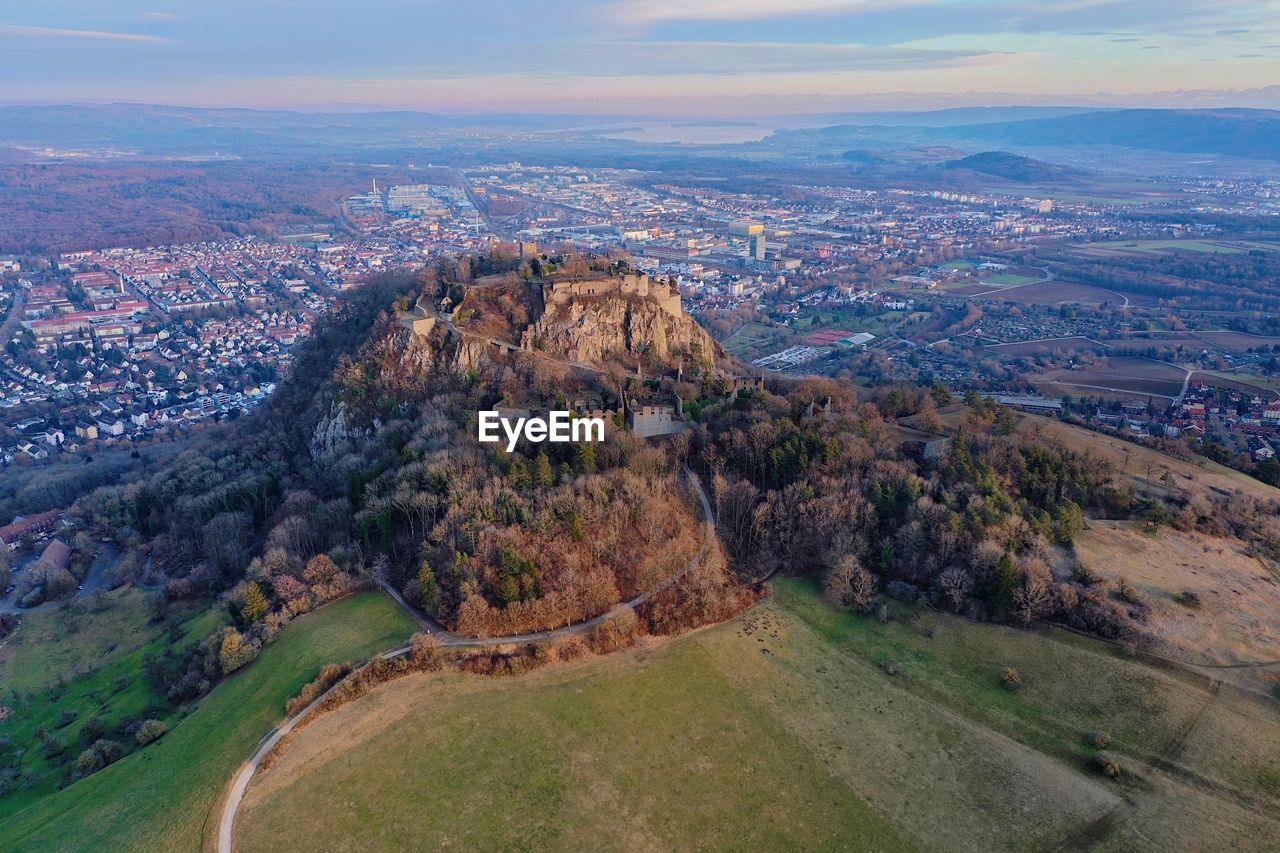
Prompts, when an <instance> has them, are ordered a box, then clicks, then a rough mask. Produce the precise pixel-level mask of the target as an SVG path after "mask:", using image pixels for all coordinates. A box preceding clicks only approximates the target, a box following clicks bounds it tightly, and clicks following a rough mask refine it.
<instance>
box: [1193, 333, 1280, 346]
mask: <svg viewBox="0 0 1280 853" xmlns="http://www.w3.org/2000/svg"><path fill="white" fill-rule="evenodd" d="M1199 336H1200V337H1201V338H1204V339H1205V340H1206V341H1208V342H1209V343H1211V344H1213V345H1214V346H1217V347H1222V348H1223V349H1233V350H1249V349H1253V348H1255V347H1280V337H1271V336H1266V335H1250V334H1246V333H1245V332H1200V333H1199Z"/></svg>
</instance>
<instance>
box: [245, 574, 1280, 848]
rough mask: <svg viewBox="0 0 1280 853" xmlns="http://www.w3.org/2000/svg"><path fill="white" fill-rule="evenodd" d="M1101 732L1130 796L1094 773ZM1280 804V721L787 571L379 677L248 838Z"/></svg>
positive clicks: (1058, 640)
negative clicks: (479, 663)
mask: <svg viewBox="0 0 1280 853" xmlns="http://www.w3.org/2000/svg"><path fill="white" fill-rule="evenodd" d="M1007 666H1014V667H1017V668H1018V670H1019V671H1020V672H1021V674H1022V678H1023V681H1024V687H1023V689H1022V690H1020V691H1018V692H1016V693H1013V692H1009V691H1008V690H1007V689H1005V688H1004V687H1003V686H1002V683H1001V679H1000V674H1001V672H1002V671H1003V669H1004V668H1005V667H1007ZM1093 730H1105V731H1108V732H1110V733H1111V735H1112V736H1113V737H1114V744H1113V746H1112V747H1111V749H1112V751H1113V752H1114V753H1115V754H1116V755H1117V756H1118V758H1119V761H1120V762H1121V764H1122V766H1123V767H1124V768H1125V775H1124V778H1123V780H1122V781H1120V782H1113V781H1109V780H1106V779H1104V778H1102V777H1100V776H1098V775H1096V774H1094V773H1093V772H1092V771H1090V770H1089V769H1088V759H1089V757H1090V756H1091V754H1092V752H1093V749H1092V747H1090V746H1089V744H1088V743H1087V741H1086V733H1088V732H1090V731H1093ZM1277 807H1280V716H1278V715H1277V714H1276V711H1275V709H1274V708H1272V707H1266V706H1265V705H1262V704H1256V703H1255V702H1254V701H1253V700H1250V699H1247V698H1245V697H1243V696H1241V695H1238V694H1236V693H1234V692H1232V691H1231V690H1230V689H1229V688H1221V689H1218V688H1216V687H1215V686H1214V685H1213V684H1211V683H1210V682H1209V680H1208V679H1206V678H1203V677H1200V676H1198V675H1193V674H1188V673H1183V672H1181V671H1170V670H1167V669H1159V668H1152V667H1149V666H1147V665H1144V664H1141V663H1138V662H1136V661H1134V660H1132V659H1131V658H1128V657H1126V656H1124V655H1122V654H1119V653H1117V652H1116V651H1115V650H1114V649H1112V648H1111V647H1109V646H1106V645H1104V644H1100V643H1097V642H1095V641H1091V640H1086V639H1083V638H1079V637H1076V636H1075V635H1070V634H1049V635H1046V634H1037V633H1031V632H1025V631H1019V630H1014V629H1010V628H1003V627H998V626H991V625H981V624H976V623H972V622H965V621H961V620H958V619H955V618H953V617H949V616H946V615H943V614H939V613H914V614H913V613H911V612H909V611H906V610H905V609H903V610H899V611H898V616H897V617H896V618H894V619H892V620H891V621H889V622H887V623H885V624H881V623H880V622H879V621H877V620H875V619H871V618H867V617H861V616H854V615H851V614H847V613H839V612H836V611H834V610H832V609H831V608H830V607H828V606H827V605H826V604H824V603H823V602H822V601H821V600H820V599H819V598H818V596H817V593H816V587H815V586H814V585H812V584H810V583H806V582H799V581H788V580H783V581H779V582H777V583H776V585H775V596H774V600H773V601H772V602H770V603H767V604H765V605H762V606H760V607H758V608H756V609H755V610H754V611H752V612H751V613H750V614H748V615H747V616H746V617H744V618H743V619H741V620H738V621H737V622H734V623H731V624H729V625H726V626H721V627H719V628H715V629H712V630H709V631H704V632H701V633H699V634H696V635H693V636H690V637H685V638H683V639H679V640H675V641H673V642H670V643H667V644H664V645H660V646H658V647H656V648H651V649H642V650H638V651H630V652H626V653H622V654H619V655H614V656H612V657H609V658H604V659H596V660H590V661H587V662H583V663H578V664H571V665H566V666H560V667H555V668H551V669H547V670H542V671H539V672H535V673H533V674H531V675H527V676H521V677H518V678H507V679H486V678H481V677H476V676H463V675H458V674H443V675H431V676H415V677H411V678H407V679H402V680H400V681H397V682H393V683H392V684H389V685H387V686H385V687H383V688H380V689H379V690H377V691H375V692H374V693H373V694H371V695H370V696H368V697H366V698H364V699H362V700H360V701H359V702H356V703H353V704H351V705H348V706H346V707H344V708H342V709H340V710H338V711H336V712H334V713H331V714H329V715H327V716H325V717H323V718H321V719H319V720H318V721H316V722H315V723H313V724H312V725H311V726H309V727H308V728H307V729H306V730H304V731H303V732H302V733H301V734H300V735H298V736H297V738H296V739H295V740H294V742H293V744H292V746H291V747H290V748H289V750H288V751H287V752H286V753H285V754H284V756H283V757H282V759H281V760H280V762H279V763H278V764H276V765H275V766H274V767H273V768H271V770H270V771H268V772H266V773H264V774H260V775H259V777H258V778H257V779H255V781H254V784H253V785H252V786H251V788H250V791H249V796H248V798H247V800H246V802H245V806H244V808H243V810H242V811H241V815H240V820H239V822H238V824H237V833H238V834H237V843H238V849H241V850H245V851H256V850H307V849H313V847H314V843H315V839H351V842H350V844H349V846H350V848H351V849H357V848H358V849H362V850H366V849H368V850H391V849H402V848H403V847H405V846H406V845H408V846H415V847H420V848H423V849H426V848H432V847H440V846H446V845H448V846H457V847H465V848H469V849H475V848H479V849H494V848H517V847H519V848H554V849H581V848H584V847H589V848H592V849H605V850H611V849H624V848H625V849H637V848H643V849H689V848H693V847H704V848H724V847H731V848H738V849H741V848H757V849H758V848H762V847H763V848H791V849H848V848H853V849H868V848H875V849H896V848H900V847H903V846H910V847H915V848H920V849H953V850H999V849H1021V850H1026V849H1051V848H1057V847H1059V846H1068V847H1072V846H1078V847H1092V848H1096V849H1104V850H1157V849H1170V848H1174V847H1180V848H1182V849H1205V848H1207V847H1217V848H1219V849H1221V848H1228V849H1229V848H1235V849H1238V850H1253V849H1265V848H1266V846H1267V844H1268V843H1270V841H1271V840H1274V839H1275V838H1277V837H1280V823H1278V822H1277V820H1276V818H1275V815H1276V814H1277V811H1276V809H1277ZM356 839H358V842H357V841H356ZM339 846H341V845H339Z"/></svg>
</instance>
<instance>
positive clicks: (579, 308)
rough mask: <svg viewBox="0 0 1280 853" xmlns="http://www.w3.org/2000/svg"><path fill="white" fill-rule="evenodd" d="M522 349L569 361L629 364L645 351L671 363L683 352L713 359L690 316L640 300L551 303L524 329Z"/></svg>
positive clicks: (708, 338) (703, 333)
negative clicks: (543, 312)
mask: <svg viewBox="0 0 1280 853" xmlns="http://www.w3.org/2000/svg"><path fill="white" fill-rule="evenodd" d="M521 344H522V346H524V347H525V348H528V349H536V350H539V351H541V352H544V353H546V354H548V355H554V356H559V357H562V358H565V359H568V360H570V361H576V362H584V363H589V364H599V363H602V362H605V361H609V360H610V359H617V358H623V359H624V360H626V361H631V360H632V359H633V358H634V357H636V356H639V355H641V354H644V353H649V354H651V355H652V356H653V357H654V358H656V359H658V360H660V361H665V362H672V361H675V360H677V359H678V358H679V356H680V354H681V353H688V354H689V355H690V356H691V357H692V358H694V359H702V358H704V357H705V358H711V359H714V358H715V353H716V344H715V342H714V341H713V340H712V339H711V336H710V335H708V334H707V333H706V331H705V330H703V328H702V327H701V326H699V325H698V324H697V323H696V322H695V321H694V319H693V318H692V317H690V316H688V315H687V314H679V315H674V314H671V313H669V312H667V311H664V310H662V308H661V307H660V306H659V305H658V304H657V303H655V302H653V301H652V300H649V299H644V298H641V297H587V298H575V299H571V300H570V301H568V302H567V303H565V304H560V305H551V306H548V308H547V313H545V314H544V315H543V316H542V317H541V318H539V319H538V320H537V322H535V323H533V324H532V325H531V326H530V327H529V328H528V330H526V331H525V333H524V337H523V340H522V341H521Z"/></svg>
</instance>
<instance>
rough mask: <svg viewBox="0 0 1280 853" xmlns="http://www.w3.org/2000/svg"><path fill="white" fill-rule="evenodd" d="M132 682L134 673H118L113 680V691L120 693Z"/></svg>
mask: <svg viewBox="0 0 1280 853" xmlns="http://www.w3.org/2000/svg"><path fill="white" fill-rule="evenodd" d="M130 684H133V676H132V675H117V676H116V677H115V678H114V679H113V680H112V682H111V692H113V693H119V692H120V691H121V690H124V689H125V688H126V687H128V686H129V685H130Z"/></svg>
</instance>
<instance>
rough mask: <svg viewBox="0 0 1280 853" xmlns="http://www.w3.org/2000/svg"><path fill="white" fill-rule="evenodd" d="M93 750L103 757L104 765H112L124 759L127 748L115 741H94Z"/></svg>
mask: <svg viewBox="0 0 1280 853" xmlns="http://www.w3.org/2000/svg"><path fill="white" fill-rule="evenodd" d="M93 748H94V749H96V750H97V751H98V754H99V755H101V756H102V761H103V763H104V764H110V763H111V762H113V761H119V760H120V759H121V758H124V754H125V748H124V747H123V746H121V745H120V744H119V743H117V742H116V741H114V740H106V739H103V740H98V741H94V744H93Z"/></svg>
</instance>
